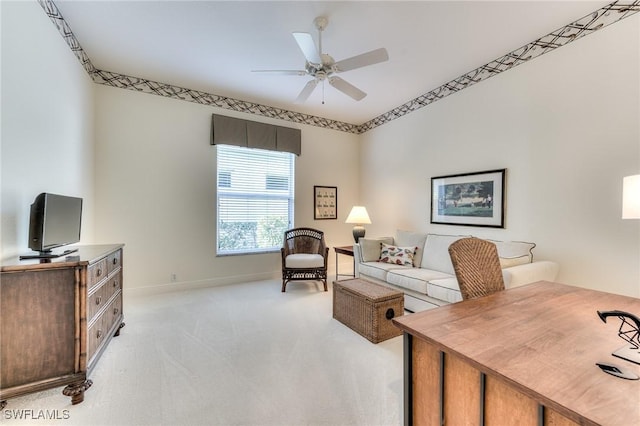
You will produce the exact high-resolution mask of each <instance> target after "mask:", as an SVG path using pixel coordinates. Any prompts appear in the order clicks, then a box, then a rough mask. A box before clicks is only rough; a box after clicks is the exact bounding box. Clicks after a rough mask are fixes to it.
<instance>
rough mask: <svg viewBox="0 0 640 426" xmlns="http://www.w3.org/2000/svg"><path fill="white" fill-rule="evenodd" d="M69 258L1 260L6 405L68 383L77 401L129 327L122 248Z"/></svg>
mask: <svg viewBox="0 0 640 426" xmlns="http://www.w3.org/2000/svg"><path fill="white" fill-rule="evenodd" d="M71 248H78V251H76V252H74V253H71V254H69V255H68V256H65V257H59V258H55V259H51V260H50V261H49V260H47V261H40V260H23V261H21V260H19V259H18V258H17V257H16V258H12V259H6V260H4V261H3V262H2V267H1V271H2V276H1V279H0V336H1V337H0V360H1V362H0V404H1V405H2V406H4V405H5V404H6V400H7V399H9V398H12V397H16V396H20V395H25V394H28V393H32V392H38V391H41V390H44V389H49V388H53V387H58V386H63V385H66V387H65V388H64V390H63V394H64V395H67V396H70V397H71V402H72V404H77V403H80V402H82V401H83V400H84V391H85V390H87V389H88V388H89V387H90V386H91V384H92V382H91V380H89V379H88V377H89V375H90V374H91V371H92V370H93V368H94V367H95V365H96V363H97V362H98V360H99V358H100V356H101V355H102V353H103V352H104V350H105V349H106V348H107V346H108V344H109V342H110V341H111V338H112V337H113V336H117V335H118V334H119V333H120V328H122V327H123V326H124V322H122V320H123V312H122V271H123V266H122V265H123V255H122V252H123V245H122V244H114V245H91V246H78V247H73V246H72V247H71Z"/></svg>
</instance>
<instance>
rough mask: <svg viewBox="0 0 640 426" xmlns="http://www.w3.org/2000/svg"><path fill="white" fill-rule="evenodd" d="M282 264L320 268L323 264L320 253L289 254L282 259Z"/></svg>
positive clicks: (292, 266)
mask: <svg viewBox="0 0 640 426" xmlns="http://www.w3.org/2000/svg"><path fill="white" fill-rule="evenodd" d="M284 265H285V266H286V267H287V268H301V269H304V268H322V267H323V266H324V257H322V255H320V254H308V253H296V254H290V255H289V256H287V257H286V258H285V259H284Z"/></svg>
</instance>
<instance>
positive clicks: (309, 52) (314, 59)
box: [292, 33, 322, 64]
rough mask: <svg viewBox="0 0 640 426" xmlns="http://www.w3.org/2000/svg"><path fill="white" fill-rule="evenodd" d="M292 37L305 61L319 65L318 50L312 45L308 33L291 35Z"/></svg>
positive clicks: (311, 39)
mask: <svg viewBox="0 0 640 426" xmlns="http://www.w3.org/2000/svg"><path fill="white" fill-rule="evenodd" d="M292 34H293V37H294V38H295V39H296V42H297V43H298V47H300V50H302V54H303V55H304V57H305V58H306V59H307V62H311V63H313V64H321V63H322V59H321V58H320V53H318V49H316V45H315V44H314V43H313V38H312V37H311V34H309V33H292Z"/></svg>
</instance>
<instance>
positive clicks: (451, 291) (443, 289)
mask: <svg viewBox="0 0 640 426" xmlns="http://www.w3.org/2000/svg"><path fill="white" fill-rule="evenodd" d="M427 295H429V296H430V297H433V298H434V299H439V300H444V301H446V302H449V303H455V302H459V301H461V300H462V293H460V286H459V285H458V280H457V279H456V278H455V277H449V278H444V279H440V280H431V281H429V283H428V284H427Z"/></svg>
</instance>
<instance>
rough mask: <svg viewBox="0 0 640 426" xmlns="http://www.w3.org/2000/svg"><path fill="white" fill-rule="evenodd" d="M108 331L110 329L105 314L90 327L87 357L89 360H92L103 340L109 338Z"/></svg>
mask: <svg viewBox="0 0 640 426" xmlns="http://www.w3.org/2000/svg"><path fill="white" fill-rule="evenodd" d="M108 332H109V329H108V328H107V327H106V324H105V316H104V315H102V316H101V317H100V318H98V319H97V320H96V321H95V322H94V323H93V325H92V326H91V327H89V330H88V331H87V359H88V360H89V362H91V358H93V355H95V353H96V351H97V350H98V348H99V347H100V345H101V344H102V342H104V341H105V339H107V333H108Z"/></svg>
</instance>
